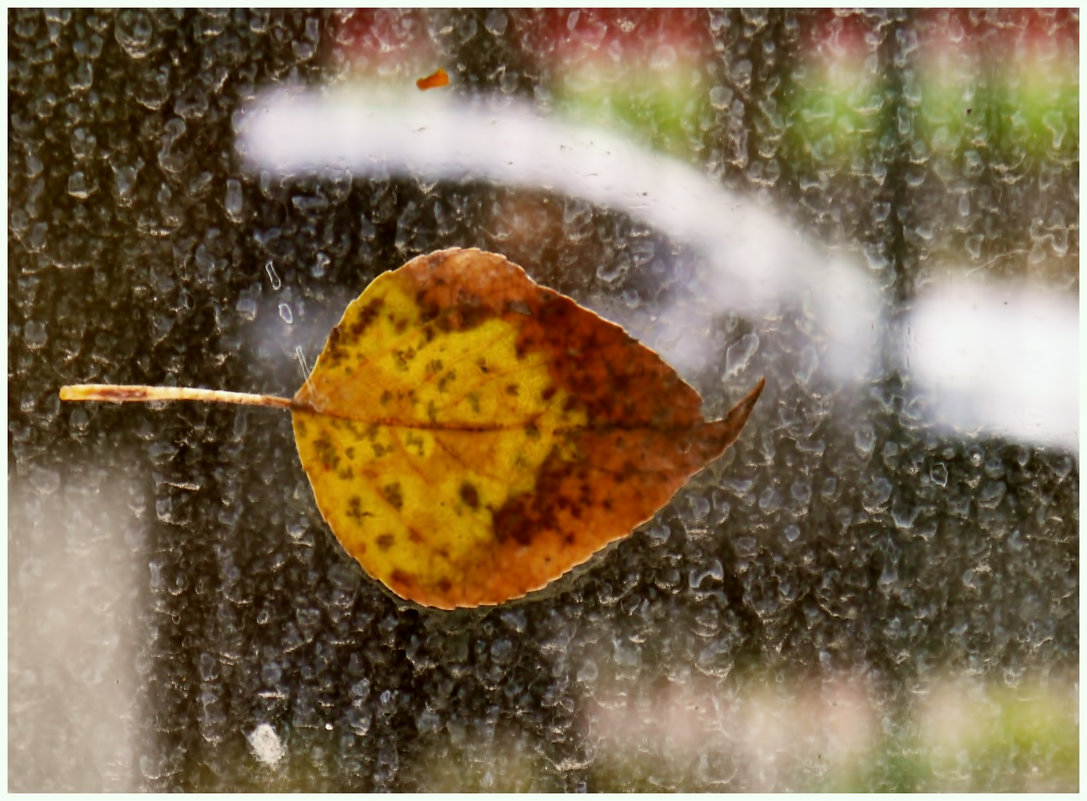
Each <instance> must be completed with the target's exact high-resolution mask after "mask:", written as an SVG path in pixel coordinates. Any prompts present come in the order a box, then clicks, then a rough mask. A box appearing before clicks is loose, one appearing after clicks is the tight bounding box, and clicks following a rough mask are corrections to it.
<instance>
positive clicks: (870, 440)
mask: <svg viewBox="0 0 1087 801" xmlns="http://www.w3.org/2000/svg"><path fill="white" fill-rule="evenodd" d="M853 444H854V445H855V446H856V448H857V450H858V451H860V452H861V455H862V456H871V455H872V451H873V450H875V447H876V431H875V429H874V428H872V424H871V423H863V424H861V425H860V426H858V427H857V430H856V431H855V432H854V434H853Z"/></svg>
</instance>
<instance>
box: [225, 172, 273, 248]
mask: <svg viewBox="0 0 1087 801" xmlns="http://www.w3.org/2000/svg"><path fill="white" fill-rule="evenodd" d="M223 208H224V209H226V213H227V216H228V217H230V219H231V220H233V221H234V222H240V221H241V217H242V182H241V181H239V180H238V179H236V178H230V179H228V180H227V182H226V199H225V200H224V201H223ZM269 263H270V262H269Z"/></svg>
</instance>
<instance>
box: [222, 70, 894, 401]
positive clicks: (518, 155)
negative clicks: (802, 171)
mask: <svg viewBox="0 0 1087 801" xmlns="http://www.w3.org/2000/svg"><path fill="white" fill-rule="evenodd" d="M238 137H239V141H238V150H239V152H240V153H241V154H242V156H243V158H244V159H245V163H246V165H247V167H248V168H249V169H251V170H253V171H261V170H268V171H271V172H273V173H276V174H280V175H291V174H302V175H304V174H322V173H326V172H339V171H342V170H348V171H349V172H350V173H351V174H352V175H354V176H356V177H364V178H379V179H380V178H384V177H387V176H390V175H400V176H409V177H414V178H417V179H421V180H427V181H431V180H488V181H493V182H495V183H498V184H501V185H504V186H520V187H525V188H529V189H533V190H541V189H542V190H550V191H555V192H559V193H562V194H564V195H567V196H569V197H571V198H580V199H583V200H587V201H590V202H591V203H594V204H597V205H600V206H604V207H607V208H611V209H614V210H617V211H621V212H624V213H626V214H629V215H630V216H631V217H632V218H634V219H636V220H639V221H640V222H643V223H645V224H647V225H649V226H652V227H653V228H655V229H656V230H659V231H660V232H662V233H664V234H666V235H667V236H669V237H671V238H673V239H674V240H676V241H679V242H683V243H685V244H688V245H693V246H694V247H696V248H698V249H699V250H700V251H701V252H702V254H704V256H705V258H706V259H707V261H708V263H709V264H711V265H712V268H713V274H712V276H710V278H709V280H707V281H705V282H703V283H705V284H706V285H707V286H708V287H709V296H706V294H702V295H698V296H696V295H695V294H694V290H693V289H691V290H690V291H689V292H688V294H687V295H686V297H684V296H682V294H680V293H676V296H675V297H673V298H672V299H671V300H670V304H671V306H670V307H666V308H663V309H656V310H655V312H656V313H657V314H659V316H660V318H662V319H664V320H665V321H666V326H665V328H666V329H667V327H668V326H674V325H679V326H681V330H680V331H679V332H677V331H676V330H675V329H674V328H673V329H672V330H671V332H670V333H668V332H666V333H664V334H663V340H662V341H655V338H659V337H661V336H662V334H661V333H659V332H656V330H655V329H656V328H657V326H656V324H655V323H654V322H653V321H651V320H649V319H648V316H647V315H648V312H647V311H645V310H637V311H634V312H630V311H628V312H627V313H626V314H625V315H624V316H625V317H626V319H622V320H620V321H619V322H622V323H624V324H625V325H626V326H627V327H628V328H630V330H631V332H632V333H633V334H634V335H635V336H638V337H639V338H641V339H643V340H645V341H647V342H648V344H650V345H651V346H653V347H655V348H657V349H658V350H659V351H660V352H661V353H662V354H663V355H664V356H665V357H666V358H668V359H669V360H670V361H672V362H673V363H674V364H675V365H676V366H677V367H678V368H679V369H680V370H681V371H683V370H697V369H700V368H702V367H704V366H706V364H707V363H708V362H709V360H711V359H714V358H718V357H719V353H717V352H716V351H715V350H713V349H712V347H711V344H710V343H709V342H707V339H706V337H705V335H704V334H705V331H707V330H709V327H710V325H711V323H712V321H713V318H714V316H715V315H717V314H720V313H722V312H723V311H731V312H735V313H738V314H746V315H749V316H752V317H757V316H762V315H764V314H766V313H768V312H769V313H772V312H776V311H778V310H780V309H782V308H783V307H785V306H786V305H790V304H791V305H797V306H798V305H799V304H801V303H805V302H806V303H808V305H809V306H810V310H811V312H812V313H813V314H814V316H815V319H814V323H815V325H816V328H817V329H819V332H818V333H819V336H820V337H821V338H823V339H824V340H825V342H826V343H827V348H828V359H827V364H826V365H825V366H826V367H828V368H829V370H830V371H831V373H832V375H834V376H835V377H836V378H841V379H856V380H860V379H862V378H864V377H866V376H867V375H868V373H869V370H870V368H871V367H872V366H873V364H874V363H875V360H874V356H875V348H876V346H877V339H876V331H875V327H874V325H873V322H874V321H875V320H877V319H878V315H879V309H880V302H881V301H880V296H879V293H878V291H877V290H876V289H875V287H874V284H873V282H872V281H871V280H870V279H869V278H868V276H867V275H865V274H864V273H863V272H862V271H861V269H860V268H858V267H857V266H856V265H854V264H828V263H827V259H826V258H825V257H824V256H823V255H821V254H819V253H818V252H817V251H816V250H815V249H814V248H812V247H811V246H810V245H809V244H807V243H806V242H805V241H804V240H802V239H801V238H800V237H799V236H797V234H796V233H795V232H794V231H793V230H792V229H791V228H790V227H789V226H788V225H787V224H786V223H785V222H784V221H782V220H781V219H779V218H778V217H776V216H775V215H774V214H773V213H772V212H770V211H768V210H766V209H763V208H759V207H757V206H755V205H753V204H752V202H751V201H750V200H749V199H747V198H744V197H741V196H737V195H734V194H732V193H730V192H728V191H727V190H725V189H723V188H722V187H721V186H719V185H718V184H717V183H716V182H714V181H713V180H711V179H709V178H707V177H706V176H705V175H703V174H702V173H700V172H698V171H697V170H695V169H693V168H692V167H690V166H689V165H687V164H685V163H683V162H681V161H678V160H676V159H674V158H671V157H668V156H665V155H662V154H660V153H657V152H655V151H653V150H650V149H648V148H645V147H642V146H640V145H638V144H636V143H634V142H631V141H629V140H627V139H624V138H621V137H619V136H616V135H615V134H612V133H610V132H609V131H607V130H606V129H603V128H597V127H588V126H579V125H574V124H569V123H565V122H562V121H559V120H556V119H554V118H545V117H541V116H540V115H538V114H537V113H535V111H533V109H532V108H531V107H530V106H528V105H525V104H519V103H516V102H506V101H503V102H502V103H501V104H497V103H496V104H493V105H486V104H484V103H483V102H482V101H476V102H466V101H464V100H463V99H460V98H457V97H456V96H454V95H450V94H449V93H444V92H426V93H418V94H414V93H412V94H408V95H407V96H405V95H404V94H403V93H402V92H398V93H397V94H396V95H394V96H390V95H387V94H380V93H377V92H375V91H373V90H365V89H362V88H357V87H354V88H352V87H342V88H339V89H335V90H329V91H328V92H325V93H315V92H312V91H303V90H298V89H295V90H289V89H274V90H269V91H267V92H265V93H264V94H262V95H260V96H259V97H258V98H257V99H256V101H255V102H254V103H253V104H252V106H250V107H249V108H248V109H247V111H246V112H245V113H244V114H243V116H242V118H241V120H240V121H239V124H238ZM449 244H450V245H452V244H456V243H452V242H451V243H449Z"/></svg>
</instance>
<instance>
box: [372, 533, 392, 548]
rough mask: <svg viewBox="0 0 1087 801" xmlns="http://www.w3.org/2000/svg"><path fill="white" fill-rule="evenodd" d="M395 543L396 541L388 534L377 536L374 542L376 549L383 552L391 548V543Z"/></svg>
mask: <svg viewBox="0 0 1087 801" xmlns="http://www.w3.org/2000/svg"><path fill="white" fill-rule="evenodd" d="M395 541H396V538H395V537H393V535H392V534H388V533H386V534H381V535H379V536H378V538H377V540H376V542H377V547H378V548H380V549H381V550H383V551H387V550H389V549H390V548H391V547H393V543H394V542H395Z"/></svg>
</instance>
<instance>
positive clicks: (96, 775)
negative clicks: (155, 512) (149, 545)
mask: <svg viewBox="0 0 1087 801" xmlns="http://www.w3.org/2000/svg"><path fill="white" fill-rule="evenodd" d="M115 457H116V459H117V461H120V460H121V454H116V455H115ZM141 487H142V485H141V483H140V482H137V481H131V480H130V479H129V478H128V477H127V476H124V475H119V474H118V472H116V471H114V472H110V471H108V470H102V471H99V472H94V471H91V470H88V469H85V468H80V469H77V470H73V471H71V472H69V473H67V474H64V475H62V474H59V473H52V472H44V471H43V472H39V473H36V474H32V475H31V476H30V477H29V478H28V479H27V480H26V481H24V482H13V483H11V484H9V486H8V499H7V500H8V503H7V508H8V524H9V527H10V528H11V531H12V533H11V534H9V539H8V564H9V572H8V607H9V609H11V610H18V614H10V615H9V617H8V681H7V688H8V696H7V697H8V715H9V718H8V720H9V725H8V761H7V765H8V770H7V773H8V790H9V791H11V792H71V791H73V790H90V789H92V788H93V789H94V790H95V791H98V792H124V791H132V790H133V789H135V788H137V787H139V786H140V784H141V777H142V771H141V769H140V765H139V761H140V759H141V758H142V757H145V756H146V755H148V754H149V753H150V745H151V739H150V735H151V734H152V732H153V731H154V715H153V713H151V712H150V711H149V709H148V707H147V704H146V696H145V693H146V675H144V674H143V673H142V668H144V667H146V665H147V664H148V659H149V653H150V643H149V639H148V635H149V631H148V626H147V623H146V620H145V617H144V615H145V604H146V598H145V595H144V593H145V587H146V584H147V579H148V575H147V562H148V560H147V556H148V554H147V551H146V549H145V537H146V530H145V523H144V520H143V512H144V511H145V510H144V508H143V504H144V502H145V501H144V499H143V497H142V490H141Z"/></svg>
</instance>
